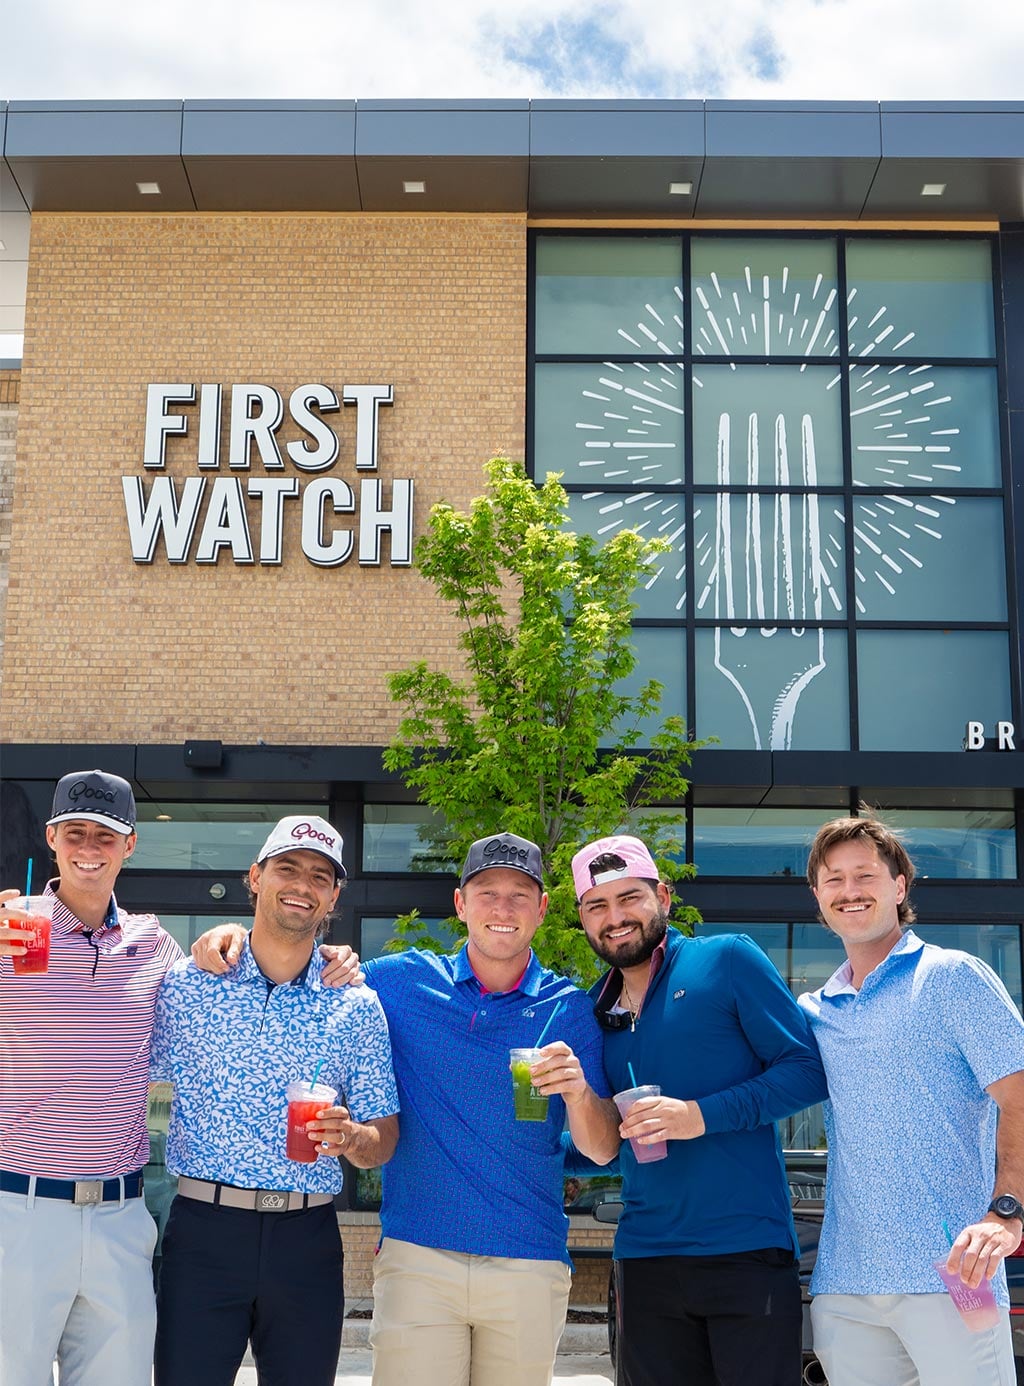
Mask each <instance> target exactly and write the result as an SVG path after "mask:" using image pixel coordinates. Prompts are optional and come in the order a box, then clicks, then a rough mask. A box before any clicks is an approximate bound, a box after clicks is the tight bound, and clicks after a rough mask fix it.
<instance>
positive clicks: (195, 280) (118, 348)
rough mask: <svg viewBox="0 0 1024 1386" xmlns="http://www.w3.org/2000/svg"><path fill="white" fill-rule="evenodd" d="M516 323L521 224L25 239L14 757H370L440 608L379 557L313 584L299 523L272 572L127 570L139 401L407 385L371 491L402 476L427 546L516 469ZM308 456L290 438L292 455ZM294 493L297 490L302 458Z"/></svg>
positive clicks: (365, 223) (336, 225)
mask: <svg viewBox="0 0 1024 1386" xmlns="http://www.w3.org/2000/svg"><path fill="white" fill-rule="evenodd" d="M525 318H526V223H525V219H524V218H522V217H519V216H481V217H475V216H420V217H403V216H300V215H282V216H256V215H237V216H235V215H230V216H229V215H223V216H214V215H203V216H199V215H196V216H167V217H154V216H146V217H134V216H127V215H93V216H82V215H56V214H54V215H42V214H37V215H36V216H35V217H33V222H32V245H31V260H30V266H29V286H28V301H27V335H26V349H25V360H24V363H23V370H22V376H21V404H20V410H21V415H20V417H21V432H20V437H21V442H20V446H19V450H18V454H17V464H16V472H15V484H14V498H13V513H12V535H11V563H10V590H9V594H8V601H7V620H6V634H7V639H6V646H5V650H4V665H3V687H4V707H5V714H4V726H3V732H2V735H3V737H4V739H7V740H11V741H22V742H31V741H43V742H59V741H68V742H74V741H88V742H128V743H133V742H176V741H180V740H182V739H183V738H186V737H200V738H202V737H213V738H218V739H221V740H224V741H227V742H235V741H237V742H243V743H245V742H248V743H252V742H255V741H256V740H257V739H258V738H262V739H263V740H264V741H266V742H269V743H283V744H324V743H334V744H343V745H344V744H351V745H357V744H380V743H381V741H383V740H384V739H386V735H387V732H388V730H389V729H390V728H391V727H392V726H393V725H394V722H395V710H394V708H393V707H392V705H391V703H390V700H389V698H388V695H387V690H386V686H385V675H386V674H387V672H388V671H390V670H393V669H396V668H400V667H402V666H404V665H405V664H407V663H409V662H410V661H411V660H412V659H415V658H421V657H422V658H425V659H428V660H430V661H440V662H447V661H450V660H452V658H453V656H454V650H455V646H454V639H453V629H454V628H453V626H452V624H451V622H450V621H449V620H448V619H447V617H446V616H445V614H444V613H443V611H441V610H440V609H439V608H438V606H437V604H436V602H435V600H434V597H433V592H432V589H429V588H428V587H427V586H426V585H425V584H424V583H423V582H422V580H421V579H420V578H418V577H417V576H416V574H415V573H414V572H413V571H412V570H410V569H402V568H393V567H391V566H390V563H389V550H388V545H389V538H388V537H385V539H384V542H383V562H382V564H381V566H379V567H376V568H375V567H368V566H359V565H358V563H357V561H356V558H355V556H353V557H352V558H350V559H349V560H348V561H347V562H346V563H345V564H344V565H342V566H341V567H335V568H317V567H315V566H314V565H312V564H311V563H310V562H309V561H308V560H307V559H306V558H305V557H304V555H303V554H302V552H301V550H300V547H299V528H300V519H299V514H298V510H297V507H292V508H291V509H290V510H289V509H286V521H285V530H284V555H283V563H282V565H281V566H280V567H271V566H261V565H260V564H259V563H258V562H257V563H256V564H254V565H252V566H241V565H237V564H235V563H234V562H232V560H231V557H230V554H229V553H228V554H225V553H222V554H221V556H220V558H219V561H218V562H217V564H216V565H205V566H197V565H196V564H195V563H194V562H188V563H184V564H180V565H170V564H168V562H167V561H166V557H165V555H164V551H163V547H162V541H161V544H160V546H158V550H157V554H156V558H155V561H154V562H152V563H151V564H149V565H141V564H136V563H135V562H133V560H132V557H131V552H130V547H129V539H128V530H127V524H126V518H125V507H124V500H123V496H122V491H121V477H122V476H138V477H143V478H144V480H145V483H146V486H147V488H148V486H149V485H150V483H151V481H152V474H147V473H144V471H143V467H142V457H143V438H144V424H145V412H146V387H147V385H149V384H150V383H155V382H193V383H195V384H196V385H197V386H198V385H199V384H201V383H219V384H221V385H222V386H223V387H224V392H225V397H227V396H228V395H229V393H230V386H231V385H233V384H241V383H250V382H256V383H260V384H265V385H270V386H272V387H274V388H275V389H277V390H278V391H279V392H280V393H281V394H282V396H283V397H284V399H285V401H286V402H287V399H288V396H289V394H290V393H291V391H292V390H293V389H294V388H295V387H296V386H298V385H301V384H305V383H310V382H315V383H323V384H326V385H329V386H331V387H332V388H333V389H335V390H336V391H337V392H338V393H339V394H340V393H341V389H342V386H343V385H345V384H367V383H374V384H376V383H384V384H392V385H393V386H394V391H395V403H394V407H393V408H390V409H382V410H381V413H380V430H379V437H380V447H379V463H380V465H379V472H378V474H377V475H378V476H379V478H380V480H381V481H382V482H383V484H384V498H385V504H387V498H388V496H389V493H390V489H391V483H392V480H393V479H394V478H404V477H411V478H414V480H415V486H416V503H415V532H416V533H421V532H422V530H423V526H424V522H425V517H426V514H427V511H428V509H429V507H430V505H431V504H432V503H433V502H435V501H437V500H440V499H448V500H451V501H453V502H455V503H456V504H460V505H461V504H465V503H466V502H467V501H468V500H469V499H470V498H471V497H472V496H473V495H476V494H478V493H479V492H480V491H481V490H482V489H483V471H482V467H483V463H484V462H485V461H486V459H487V458H488V457H489V456H490V455H491V454H492V453H493V452H495V451H499V450H503V451H506V452H508V453H509V454H510V455H513V456H522V453H523V445H524V397H525V381H524V364H523V363H524V357H525ZM4 409H5V406H4V405H3V403H2V402H0V449H2V448H3V447H4V446H5V442H4V434H3V431H2V430H3V428H4V423H5V416H4V413H3V411H4ZM183 412H187V413H189V415H190V432H189V435H188V436H187V437H183V438H171V439H169V440H168V442H167V475H169V476H171V477H172V478H176V479H177V480H178V482H179V484H180V482H181V480H182V479H183V478H185V477H190V476H198V475H200V473H199V470H198V466H197V457H196V438H195V430H196V427H197V423H196V418H197V413H196V410H195V409H192V410H186V411H183ZM355 413H356V411H355V410H354V409H343V410H341V411H340V412H339V413H338V414H334V415H332V416H331V419H330V422H331V424H332V426H333V427H334V428H335V430H336V431H337V433H338V435H339V437H340V439H341V454H340V457H339V459H338V461H337V462H336V463H335V465H334V467H333V468H332V470H331V473H330V474H331V475H338V476H341V477H342V478H344V479H345V480H346V481H347V482H348V483H349V484H350V485H351V486H353V487H354V488H355V489H356V491H357V492H358V483H359V474H358V473H357V472H356V470H355V465H354V462H355V419H354V417H353V415H354V414H355ZM227 415H228V409H227V402H225V410H224V420H223V425H222V458H223V461H222V465H221V474H224V473H226V472H227V431H228V419H227ZM301 436H302V435H301V434H300V432H299V431H298V429H297V428H296V427H295V425H294V423H293V422H292V421H291V420H290V419H289V418H287V417H286V419H285V422H284V424H283V425H282V427H281V429H280V431H279V433H278V438H279V441H280V446H281V447H282V450H283V448H284V446H285V444H286V443H287V442H288V441H289V440H290V439H293V438H300V437H301ZM2 468H3V462H2V461H0V543H2V542H3V529H2V525H3V518H2V516H3V510H2V506H3V497H4V494H5V493H4V491H3V486H4V482H3V477H4V471H3V470H2ZM282 474H283V475H291V474H295V475H298V473H297V472H296V471H295V468H294V467H293V466H292V465H291V463H290V462H289V461H288V460H287V458H286V472H285V473H282ZM251 475H252V476H254V477H255V476H262V475H265V472H264V469H263V467H262V464H261V463H260V462H259V460H258V459H255V460H254V462H253V467H252V472H251ZM252 507H253V502H252V501H249V502H248V508H249V521H250V527H251V528H252V529H253V531H254V533H258V528H259V518H258V512H254V511H253V509H252ZM337 523H338V524H350V523H352V522H351V520H349V519H348V518H346V519H344V520H342V519H341V518H340V517H339V519H338V521H337Z"/></svg>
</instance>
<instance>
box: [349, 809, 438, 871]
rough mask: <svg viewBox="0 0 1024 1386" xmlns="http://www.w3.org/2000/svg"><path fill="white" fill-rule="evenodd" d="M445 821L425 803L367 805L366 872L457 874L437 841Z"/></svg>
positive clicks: (365, 834)
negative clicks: (453, 872)
mask: <svg viewBox="0 0 1024 1386" xmlns="http://www.w3.org/2000/svg"><path fill="white" fill-rule="evenodd" d="M443 827H444V819H443V818H442V817H441V815H440V814H439V813H437V811H436V810H435V809H432V808H430V807H428V806H427V805H425V804H364V806H363V870H364V871H432V872H445V871H454V870H455V864H454V863H453V862H452V861H451V860H450V859H449V857H448V856H447V855H446V853H445V849H444V847H443V846H442V845H440V844H439V843H438V841H437V838H438V835H439V834H440V832H441V831H442V830H443Z"/></svg>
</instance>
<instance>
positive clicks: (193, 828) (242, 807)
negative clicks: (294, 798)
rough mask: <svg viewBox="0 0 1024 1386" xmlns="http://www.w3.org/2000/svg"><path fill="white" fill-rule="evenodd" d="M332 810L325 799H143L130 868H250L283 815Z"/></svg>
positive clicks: (129, 863)
mask: <svg viewBox="0 0 1024 1386" xmlns="http://www.w3.org/2000/svg"><path fill="white" fill-rule="evenodd" d="M326 812H327V810H326V808H325V806H324V805H323V804H314V805H310V804H241V803H230V804H215V803H205V802H199V803H173V802H164V801H153V800H149V801H143V802H142V803H140V804H139V805H138V813H139V838H138V843H137V844H136V847H135V851H134V852H133V853H132V855H131V856H130V857H129V858H128V860H127V861H126V862H125V869H126V870H128V871H132V870H135V871H139V870H149V871H231V872H241V871H246V870H248V868H249V867H250V866H251V865H252V863H253V862H254V861H255V860H256V855H257V853H258V852H259V849H260V848H261V847H262V846H263V844H264V842H266V840H267V835H268V834H269V832H270V829H271V828H272V827H273V825H274V824H275V823H276V822H277V821H278V819H279V818H284V817H286V816H287V815H289V814H293V813H303V814H307V813H308V814H320V815H321V816H323V815H325V814H326Z"/></svg>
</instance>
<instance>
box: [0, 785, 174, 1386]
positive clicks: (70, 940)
mask: <svg viewBox="0 0 1024 1386" xmlns="http://www.w3.org/2000/svg"><path fill="white" fill-rule="evenodd" d="M46 840H47V842H48V844H49V846H50V848H51V850H52V851H53V853H54V855H55V857H56V860H57V873H58V874H57V876H56V877H55V878H54V879H53V880H51V881H50V882H49V883H48V884H47V885H46V887H45V891H44V892H43V893H44V894H45V895H46V896H48V897H50V898H51V899H52V902H53V923H52V929H51V947H50V959H49V966H48V969H47V971H45V972H42V973H39V974H36V975H20V976H19V975H16V974H15V973H14V971H13V967H12V961H11V960H12V958H16V957H20V956H22V955H24V953H25V951H26V949H25V933H24V931H23V929H22V928H20V927H19V926H20V925H21V924H22V923H23V922H24V920H25V919H26V915H25V913H24V911H19V910H15V909H6V908H5V909H3V910H0V921H3V922H0V1167H2V1168H0V1382H3V1386H39V1383H40V1382H43V1381H49V1380H50V1376H51V1370H52V1363H53V1361H54V1358H56V1359H57V1360H58V1362H59V1364H60V1380H61V1383H62V1386H111V1383H115V1382H116V1383H117V1386H148V1384H149V1381H150V1373H151V1365H152V1356H153V1331H154V1321H155V1314H154V1305H153V1288H152V1271H151V1258H152V1255H153V1247H154V1244H155V1242H156V1227H155V1225H154V1223H153V1219H152V1218H151V1217H150V1215H149V1213H148V1212H147V1211H146V1207H145V1204H144V1202H143V1199H142V1167H143V1165H145V1163H146V1161H147V1159H148V1158H149V1141H148V1137H147V1134H146V1093H147V1086H148V1081H149V1036H150V1031H151V1029H152V1025H153V1009H154V1006H155V1004H156V995H157V991H158V989H159V987H160V983H161V981H162V979H163V977H164V974H165V973H166V972H167V970H168V969H169V968H170V967H171V966H173V964H174V963H175V962H176V961H178V960H179V959H180V958H181V949H180V948H179V947H178V945H177V944H176V943H175V942H174V940H173V939H172V938H171V937H170V935H169V934H167V933H165V932H164V930H163V929H162V928H161V927H160V924H159V921H158V920H157V919H156V917H155V916H154V915H151V914H134V915H133V914H127V913H126V912H125V911H124V910H122V909H119V908H118V904H117V901H116V899H115V898H114V882H115V881H116V879H117V875H118V873H119V871H120V870H121V867H122V866H123V865H124V863H125V861H127V859H128V858H129V857H130V856H131V854H132V852H133V851H134V849H135V841H136V838H135V798H134V795H133V794H132V789H131V786H130V785H129V784H128V782H127V781H126V780H123V779H121V777H120V776H119V775H111V774H109V773H107V772H105V771H103V770H84V771H75V772H73V773H72V774H69V775H65V776H63V778H62V779H61V780H60V781H59V783H58V784H57V788H56V792H55V794H54V798H53V810H52V815H51V817H50V819H49V820H48V823H47V828H46ZM17 895H18V892H17V891H15V890H6V891H2V892H0V903H3V902H9V901H11V900H12V899H13V898H14V897H16V896H17Z"/></svg>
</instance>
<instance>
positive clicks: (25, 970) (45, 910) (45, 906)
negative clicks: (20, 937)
mask: <svg viewBox="0 0 1024 1386" xmlns="http://www.w3.org/2000/svg"><path fill="white" fill-rule="evenodd" d="M7 908H8V909H12V910H24V911H25V913H26V914H27V915H28V919H23V920H20V921H15V920H13V919H12V920H11V921H10V922H11V923H12V924H13V925H14V926H15V927H16V928H19V929H29V928H31V930H32V936H31V938H26V940H25V946H26V948H27V949H28V952H27V953H23V954H22V955H21V956H20V957H14V956H12V957H11V966H12V967H13V968H14V972H15V974H16V975H17V976H19V977H32V976H38V975H39V974H40V973H43V972H46V971H47V969H48V968H49V966H50V926H51V922H52V920H53V896H52V895H19V896H18V898H17V899H16V900H8V902H7Z"/></svg>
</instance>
